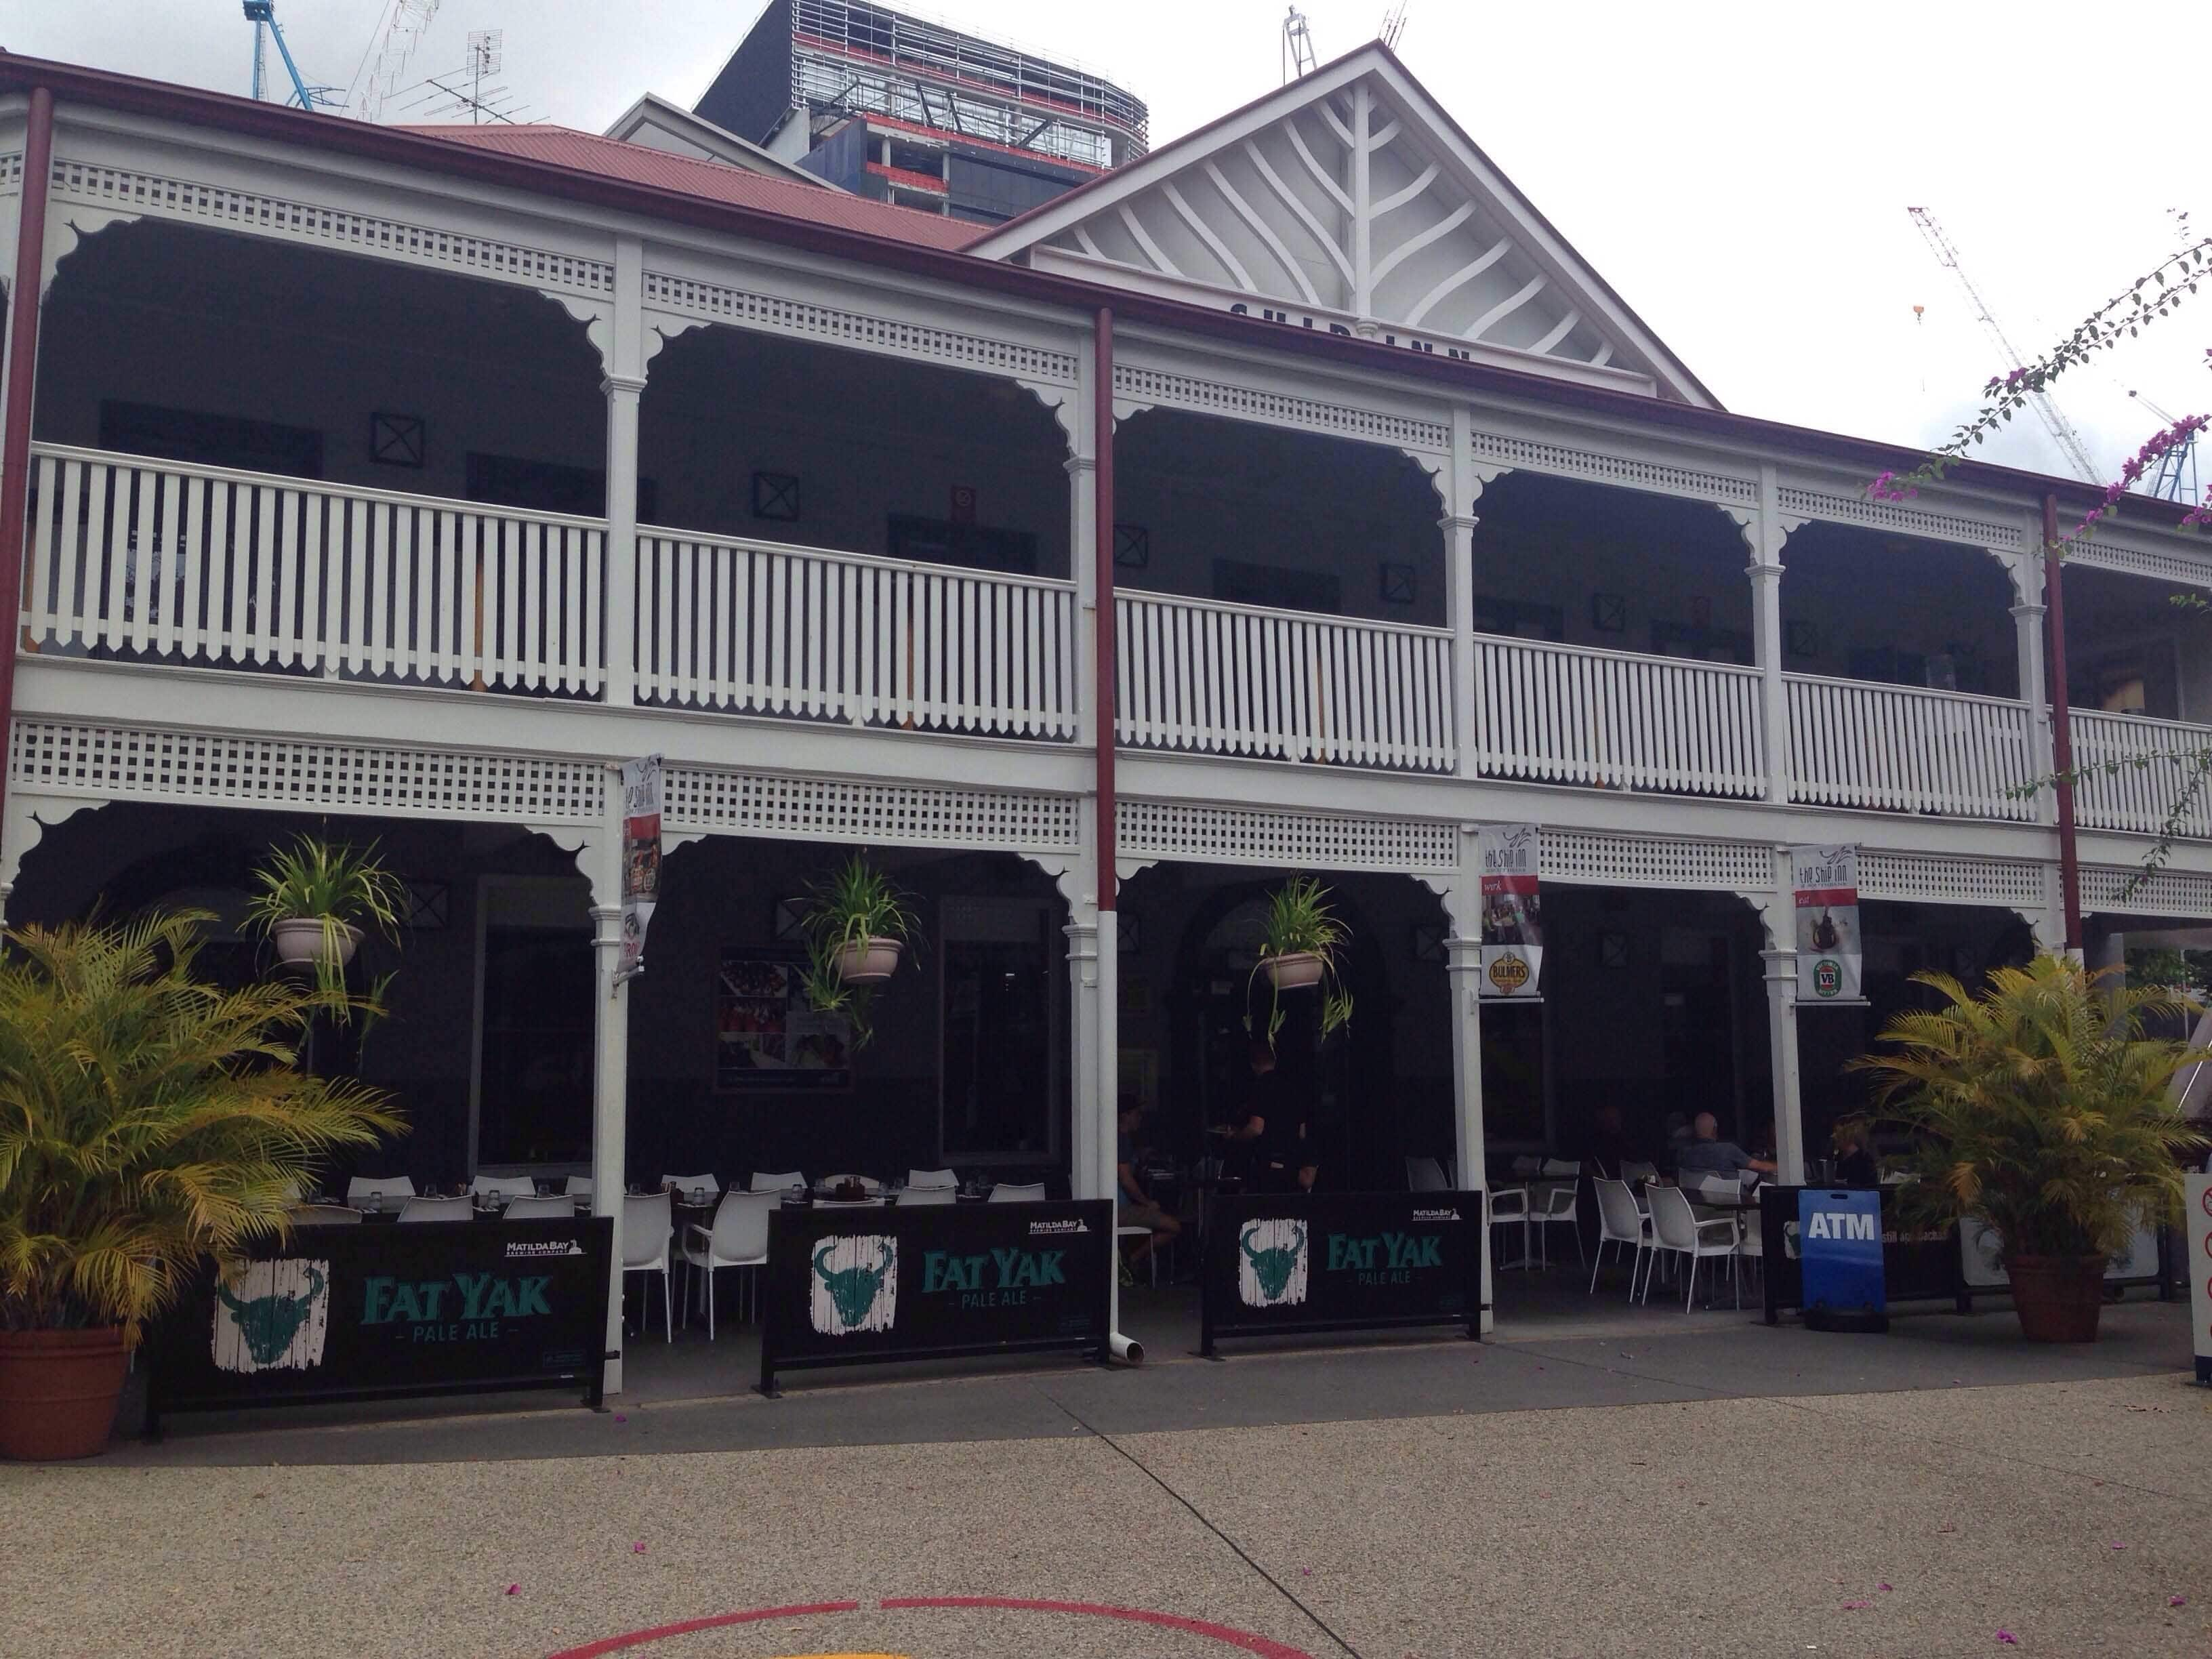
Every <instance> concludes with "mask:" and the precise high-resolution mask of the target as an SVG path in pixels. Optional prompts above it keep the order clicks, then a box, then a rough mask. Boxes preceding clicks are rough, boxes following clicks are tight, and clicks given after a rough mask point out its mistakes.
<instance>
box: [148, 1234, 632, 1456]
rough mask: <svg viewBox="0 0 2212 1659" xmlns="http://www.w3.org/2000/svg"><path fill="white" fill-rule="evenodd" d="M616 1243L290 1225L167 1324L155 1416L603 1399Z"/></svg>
mask: <svg viewBox="0 0 2212 1659" xmlns="http://www.w3.org/2000/svg"><path fill="white" fill-rule="evenodd" d="M612 1230H613V1224H612V1222H611V1221H610V1220H609V1219H607V1218H605V1217H590V1216H584V1217H580V1218H577V1219H575V1220H574V1221H555V1220H549V1221H491V1220H487V1221H467V1222H455V1223H453V1224H451V1225H446V1226H438V1227H402V1226H399V1225H396V1224H393V1223H381V1224H378V1223H371V1224H368V1225H362V1226H351V1227H295V1228H294V1229H293V1230H292V1235H291V1237H289V1239H287V1240H286V1241H284V1243H282V1244H281V1245H279V1244H277V1243H275V1242H274V1241H271V1242H270V1244H269V1246H268V1248H267V1249H266V1250H265V1251H264V1252H263V1253H261V1254H260V1255H257V1257H256V1258H255V1259H254V1260H252V1261H248V1262H247V1263H246V1265H245V1267H243V1268H242V1269H240V1271H239V1272H238V1273H237V1274H236V1275H235V1276H234V1277H233V1278H231V1279H228V1280H224V1279H217V1278H216V1276H215V1274H214V1273H212V1271H205V1270H204V1271H203V1272H202V1273H200V1275H199V1276H198V1278H197V1279H195V1280H194V1281H193V1282H192V1283H191V1285H187V1286H186V1287H185V1291H184V1292H183V1294H182V1295H180V1296H179V1298H178V1300H177V1302H176V1303H175V1304H174V1305H173V1307H172V1308H171V1310H170V1311H169V1312H168V1313H167V1314H166V1315H164V1316H162V1318H161V1322H160V1323H159V1325H158V1326H157V1327H156V1328H155V1330H154V1331H153V1333H152V1334H150V1336H149V1341H148V1355H147V1359H148V1363H149V1366H150V1368H151V1373H152V1387H151V1390H150V1395H149V1408H150V1411H151V1412H152V1413H154V1414H155V1415H156V1416H158V1414H159V1413H161V1412H165V1411H212V1410H219V1409H225V1408H229V1407H245V1406H268V1405H281V1404H284V1403H288V1402H301V1401H318V1400H341V1399H355V1400H359V1399H373V1398H382V1397H397V1396H403V1395H434V1394H449V1393H465V1392H475V1391H478V1390H483V1389H529V1388H552V1387H556V1386H560V1385H562V1384H573V1385H574V1386H576V1387H578V1388H581V1389H588V1390H589V1391H590V1393H591V1394H592V1395H593V1396H594V1398H595V1399H596V1396H597V1395H598V1393H599V1383H600V1378H601V1374H602V1367H601V1361H602V1359H603V1358H604V1357H605V1347H606V1325H607V1249H608V1239H609V1237H610V1235H611V1232H612Z"/></svg>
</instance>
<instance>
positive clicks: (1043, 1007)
mask: <svg viewBox="0 0 2212 1659" xmlns="http://www.w3.org/2000/svg"><path fill="white" fill-rule="evenodd" d="M1052 975H1053V963H1052V960H1051V953H1050V952H1049V951H1047V949H1046V948H1045V945H1044V943H1043V941H1042V939H1037V940H1030V941H1005V940H981V939H948V940H946V941H945V1121H944V1130H943V1134H944V1150H943V1156H944V1157H945V1158H947V1159H957V1158H988V1157H994V1156H998V1157H1019V1158H1024V1159H1042V1158H1048V1157H1050V1156H1051V1155H1052V1151H1053V1146H1052V1139H1053V1137H1052V1117H1053V1102H1054V1092H1053V1086H1052V1083H1051V1080H1050V1079H1051V1078H1052V1075H1053V1057H1052V982H1053V981H1052Z"/></svg>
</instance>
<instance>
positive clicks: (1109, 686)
mask: <svg viewBox="0 0 2212 1659" xmlns="http://www.w3.org/2000/svg"><path fill="white" fill-rule="evenodd" d="M1091 428H1092V435H1091V445H1092V447H1093V448H1094V449H1095V450H1096V452H1097V458H1098V465H1097V469H1096V470H1095V471H1094V472H1093V474H1092V484H1093V487H1094V489H1095V492H1096V493H1095V495H1094V497H1093V499H1094V501H1095V503H1096V511H1095V513H1093V517H1094V518H1096V520H1097V529H1096V532H1095V533H1094V534H1093V535H1092V537H1091V540H1092V541H1093V542H1094V543H1095V544H1096V545H1097V561H1096V580H1095V581H1094V583H1093V586H1095V588H1096V590H1097V602H1098V618H1097V626H1096V628H1095V629H1093V632H1094V634H1095V635H1096V636H1097V641H1098V660H1097V663H1096V664H1094V665H1093V666H1094V668H1095V669H1096V671H1097V676H1098V678H1097V696H1096V698H1095V702H1096V705H1097V713H1098V732H1097V738H1098V837H1097V839H1098V908H1099V909H1100V910H1101V911H1103V912H1105V913H1107V914H1109V915H1110V914H1111V913H1112V911H1113V908H1114V890H1115V887H1116V886H1118V885H1119V883H1118V882H1117V881H1116V879H1115V873H1114V868H1115V860H1114V733H1115V726H1116V724H1117V721H1116V720H1115V708H1114V660H1115V647H1114V311H1113V307H1110V306H1101V307H1098V328H1097V348H1096V356H1095V360H1094V362H1093V363H1092V366H1091ZM1098 925H1099V927H1102V928H1104V927H1110V926H1112V925H1113V924H1112V923H1110V922H1107V921H1101V922H1100V923H1099V924H1098ZM1109 1109H1110V1103H1109Z"/></svg>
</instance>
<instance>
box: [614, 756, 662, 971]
mask: <svg viewBox="0 0 2212 1659" xmlns="http://www.w3.org/2000/svg"><path fill="white" fill-rule="evenodd" d="M622 791H623V848H622V911H623V945H622V963H621V965H620V966H619V967H617V969H615V983H616V984H617V985H619V984H621V983H622V982H623V981H625V980H631V979H635V978H636V977H637V976H638V975H640V974H641V973H643V972H644V971H645V930H646V929H647V927H650V926H651V925H652V923H653V907H654V906H655V905H657V904H659V902H660V757H659V756H658V755H647V756H646V757H644V758H643V759H641V760H634V761H624V762H623V767H622Z"/></svg>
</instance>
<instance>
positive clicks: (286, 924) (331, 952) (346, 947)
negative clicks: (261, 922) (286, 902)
mask: <svg viewBox="0 0 2212 1659" xmlns="http://www.w3.org/2000/svg"><path fill="white" fill-rule="evenodd" d="M269 938H270V943H271V944H273V945H275V946H276V960H277V961H279V962H281V963H284V964H285V965H286V966H288V967H292V968H309V967H313V966H315V965H317V964H319V963H321V962H322V961H323V960H324V959H325V957H328V958H329V959H330V960H331V966H333V967H336V968H343V967H344V966H345V965H346V963H349V962H351V961H352V960H353V953H354V951H355V948H356V946H358V945H360V944H361V929H360V928H358V927H351V926H349V925H348V924H347V923H345V922H343V921H342V922H340V923H339V924H338V925H337V939H336V940H334V941H326V940H325V939H324V937H323V922H322V918H321V917H319V916H293V917H289V918H288V919H287V920H285V921H280V922H278V923H277V924H276V926H275V927H271V928H270V930H269Z"/></svg>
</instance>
